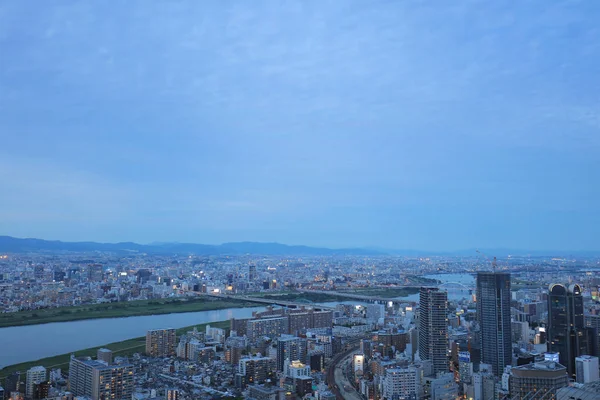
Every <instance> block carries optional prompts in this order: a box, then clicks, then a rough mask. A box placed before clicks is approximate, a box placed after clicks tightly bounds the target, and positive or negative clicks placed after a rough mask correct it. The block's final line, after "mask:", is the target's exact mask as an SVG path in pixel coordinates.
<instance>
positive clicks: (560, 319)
mask: <svg viewBox="0 0 600 400" xmlns="http://www.w3.org/2000/svg"><path fill="white" fill-rule="evenodd" d="M581 293H582V290H581V287H580V286H579V285H577V284H575V285H571V286H569V287H568V288H567V287H566V286H564V285H561V284H552V285H550V289H549V293H548V351H549V352H556V353H558V355H559V361H560V363H561V364H562V365H564V366H565V367H567V372H568V374H569V377H571V378H572V379H575V375H576V371H575V358H576V357H578V356H581V355H585V354H590V350H591V348H590V347H591V346H590V345H591V343H590V342H591V340H590V339H592V338H590V337H589V335H588V333H589V332H591V330H589V329H586V328H585V320H584V316H583V310H584V308H583V296H582V295H581Z"/></svg>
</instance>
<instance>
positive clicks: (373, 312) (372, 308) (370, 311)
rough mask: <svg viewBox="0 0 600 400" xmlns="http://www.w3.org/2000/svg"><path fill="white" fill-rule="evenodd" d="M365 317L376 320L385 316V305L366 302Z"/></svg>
mask: <svg viewBox="0 0 600 400" xmlns="http://www.w3.org/2000/svg"><path fill="white" fill-rule="evenodd" d="M366 308H367V319H368V320H369V321H374V322H377V321H379V319H380V318H384V317H385V306H384V305H383V304H372V303H370V304H367V307H366Z"/></svg>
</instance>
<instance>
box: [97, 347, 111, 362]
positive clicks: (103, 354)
mask: <svg viewBox="0 0 600 400" xmlns="http://www.w3.org/2000/svg"><path fill="white" fill-rule="evenodd" d="M96 358H97V359H98V360H99V361H104V362H105V363H107V364H112V351H110V350H109V349H98V352H97V353H96Z"/></svg>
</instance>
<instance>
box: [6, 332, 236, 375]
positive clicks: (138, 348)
mask: <svg viewBox="0 0 600 400" xmlns="http://www.w3.org/2000/svg"><path fill="white" fill-rule="evenodd" d="M206 325H210V326H213V327H216V328H224V329H228V328H229V321H218V322H211V323H207V324H197V325H191V326H186V327H183V328H179V329H177V335H181V334H183V333H186V332H187V331H190V330H192V329H193V328H194V327H197V328H198V330H199V331H202V330H204V329H206ZM145 346H146V337H145V336H140V337H136V338H133V339H128V340H123V341H120V342H114V343H109V344H106V345H102V346H97V347H91V348H88V349H83V350H78V351H75V352H73V353H67V354H61V355H58V356H53V357H47V358H42V359H39V360H35V361H27V362H24V363H20V364H15V365H9V366H7V367H5V368H2V369H0V382H4V379H5V378H6V377H7V376H8V375H10V374H12V373H13V372H16V371H21V372H22V373H24V372H25V371H27V370H28V369H29V368H31V367H34V366H37V365H41V366H43V367H45V368H46V369H47V370H50V369H52V368H61V369H62V370H63V371H66V370H68V369H69V360H70V359H71V354H75V356H77V357H80V356H90V357H94V358H95V357H96V352H97V351H98V349H100V348H106V349H109V350H112V352H113V356H121V357H123V356H131V355H132V354H134V353H140V352H143V351H144V350H145Z"/></svg>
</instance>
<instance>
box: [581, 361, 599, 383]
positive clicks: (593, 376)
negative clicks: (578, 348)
mask: <svg viewBox="0 0 600 400" xmlns="http://www.w3.org/2000/svg"><path fill="white" fill-rule="evenodd" d="M598 368H600V366H599V365H598V357H592V356H585V355H584V356H579V357H576V358H575V375H576V381H577V383H591V382H597V381H598V380H600V374H599V371H598Z"/></svg>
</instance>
